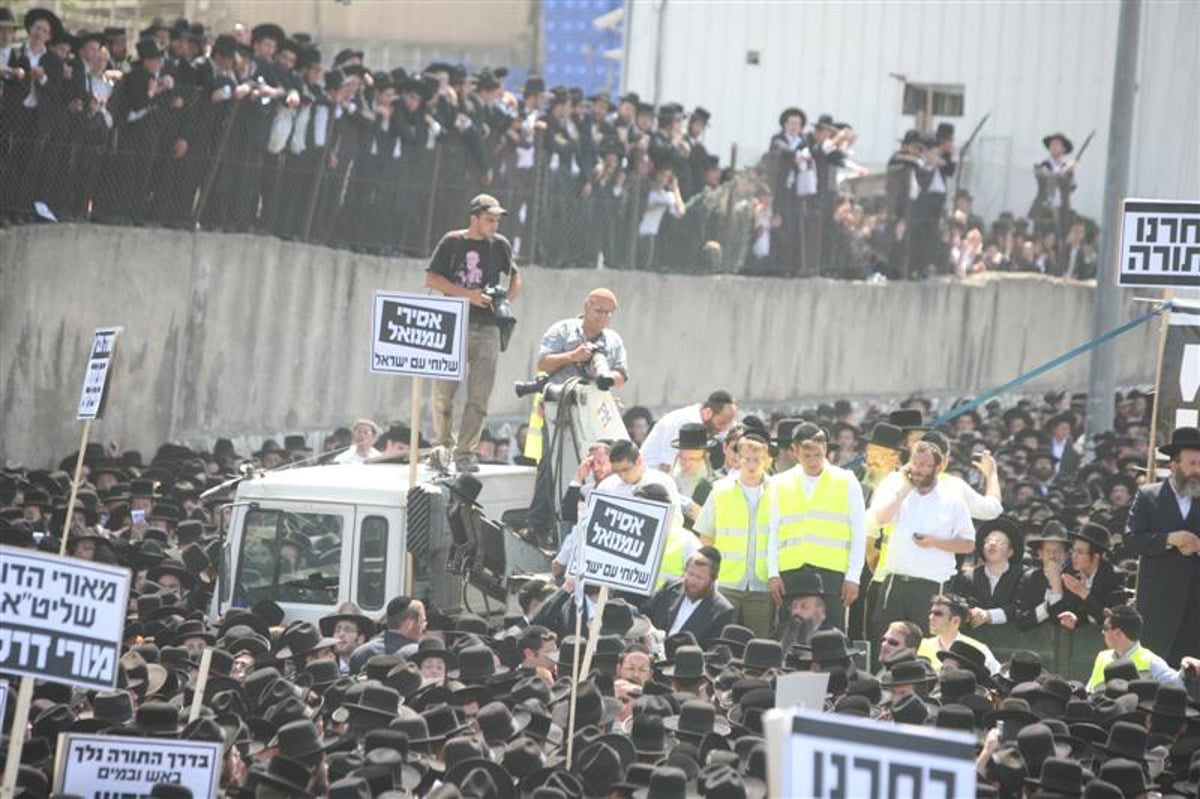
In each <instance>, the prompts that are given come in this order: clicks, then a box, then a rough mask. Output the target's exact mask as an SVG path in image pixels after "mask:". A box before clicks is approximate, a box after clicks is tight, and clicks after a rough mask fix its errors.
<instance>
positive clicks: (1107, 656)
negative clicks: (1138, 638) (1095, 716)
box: [1087, 644, 1154, 693]
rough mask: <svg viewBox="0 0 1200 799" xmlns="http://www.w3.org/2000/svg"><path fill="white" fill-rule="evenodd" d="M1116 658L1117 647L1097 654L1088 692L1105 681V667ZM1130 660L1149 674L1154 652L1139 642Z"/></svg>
mask: <svg viewBox="0 0 1200 799" xmlns="http://www.w3.org/2000/svg"><path fill="white" fill-rule="evenodd" d="M1116 659H1117V650H1115V649H1105V650H1103V651H1101V652H1100V653H1099V654H1097V655H1096V662H1095V663H1094V664H1093V665H1092V676H1091V677H1089V678H1088V684H1087V689H1088V693H1091V692H1092V691H1094V690H1096V688H1097V687H1098V686H1100V685H1101V684H1103V683H1104V669H1105V667H1106V666H1108V664H1109V663H1112V662H1113V661H1114V660H1116ZM1129 660H1130V662H1131V663H1133V665H1134V666H1136V667H1137V670H1138V671H1139V672H1141V673H1142V674H1149V673H1150V664H1151V663H1152V662H1153V661H1154V653H1153V652H1151V651H1150V650H1149V649H1147V648H1146V647H1144V646H1142V645H1141V644H1138V645H1136V646H1135V647H1134V648H1133V652H1132V653H1130V655H1129Z"/></svg>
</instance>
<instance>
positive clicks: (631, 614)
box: [600, 597, 651, 641]
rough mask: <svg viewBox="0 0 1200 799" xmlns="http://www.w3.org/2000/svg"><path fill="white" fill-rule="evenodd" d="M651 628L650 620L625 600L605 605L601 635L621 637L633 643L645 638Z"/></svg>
mask: <svg viewBox="0 0 1200 799" xmlns="http://www.w3.org/2000/svg"><path fill="white" fill-rule="evenodd" d="M650 628H651V624H650V620H649V619H647V618H646V617H645V616H642V615H640V614H638V613H637V608H635V607H634V606H633V605H630V604H629V603H628V602H626V601H625V600H624V599H621V598H620V597H618V598H616V599H610V600H609V601H608V602H606V603H605V605H604V613H603V615H602V616H601V618H600V635H619V636H621V637H622V638H624V639H626V640H630V641H632V640H637V639H640V638H643V637H645V635H646V633H648V632H650Z"/></svg>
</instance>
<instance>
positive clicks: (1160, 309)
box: [930, 302, 1171, 427]
mask: <svg viewBox="0 0 1200 799" xmlns="http://www.w3.org/2000/svg"><path fill="white" fill-rule="evenodd" d="M1169 310H1171V303H1169V302H1164V303H1160V304H1158V305H1155V306H1154V307H1153V308H1151V309H1150V310H1149V311H1147V312H1146V313H1144V314H1142V315H1141V316H1138V317H1135V318H1134V319H1130V320H1129V321H1128V322H1126V323H1125V324H1123V325H1121V326H1120V327H1114V328H1113V329H1112V330H1110V331H1108V332H1107V333H1104V334H1102V335H1099V336H1097V337H1096V338H1094V339H1091V340H1090V341H1085V342H1084V343H1082V344H1080V345H1079V346H1078V347H1076V348H1075V349H1073V350H1069V351H1067V352H1064V353H1063V354H1062V355H1059V356H1058V357H1057V358H1054V359H1053V360H1050V361H1046V363H1044V364H1042V365H1041V366H1035V367H1034V368H1033V369H1030V370H1029V371H1028V372H1025V373H1024V374H1021V375H1018V376H1017V377H1015V378H1014V379H1012V380H1010V381H1008V382H1007V383H1005V384H1004V385H1002V386H1000V387H999V388H993V389H992V390H991V391H987V392H985V393H983V394H980V395H979V396H978V397H975V398H974V399H972V400H971V401H970V402H964V403H963V404H962V405H959V406H958V407H956V408H951V409H950V410H948V411H946V412H945V413H943V414H942V415H941V416H939V417H938V418H936V419H934V420H933V421H932V422H931V423H930V426H931V427H937V426H939V425H943V424H945V423H946V422H948V421H950V420H951V419H954V418H955V417H957V416H962V415H963V414H964V413H966V412H967V411H971V410H974V409H975V408H978V407H979V406H980V405H983V404H984V403H985V402H988V401H989V400H991V399H993V398H995V397H998V396H1000V395H1001V394H1004V393H1006V392H1009V391H1012V390H1013V389H1014V388H1016V387H1017V386H1020V385H1022V384H1024V383H1028V382H1029V381H1030V380H1032V379H1033V378H1035V377H1037V376H1038V375H1040V374H1042V373H1043V372H1048V371H1050V370H1051V369H1053V368H1055V367H1057V366H1061V365H1062V364H1064V363H1066V362H1067V361H1069V360H1071V359H1072V358H1075V357H1077V356H1079V355H1082V354H1083V353H1085V352H1087V351H1088V350H1091V349H1095V348H1096V347H1099V346H1100V345H1101V344H1103V343H1104V342H1106V341H1108V340H1110V339H1114V338H1116V337H1117V336H1119V335H1121V334H1123V333H1128V332H1129V331H1130V330H1133V329H1134V328H1135V327H1138V326H1140V325H1141V324H1143V323H1144V322H1148V321H1150V320H1151V319H1153V318H1154V317H1156V316H1158V315H1160V314H1162V313H1164V312H1166V311H1169Z"/></svg>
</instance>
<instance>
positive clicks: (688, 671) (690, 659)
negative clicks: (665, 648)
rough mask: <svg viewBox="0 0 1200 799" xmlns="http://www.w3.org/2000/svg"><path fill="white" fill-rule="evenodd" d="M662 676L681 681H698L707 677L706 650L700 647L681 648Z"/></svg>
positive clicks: (676, 651) (677, 650)
mask: <svg viewBox="0 0 1200 799" xmlns="http://www.w3.org/2000/svg"><path fill="white" fill-rule="evenodd" d="M662 675H663V676H664V677H673V678H675V679H679V680H698V679H700V678H701V677H704V676H706V675H707V670H706V669H705V662H704V650H703V649H701V648H700V647H698V646H681V647H679V648H678V649H676V650H675V655H674V656H673V657H672V658H671V663H670V665H668V666H667V667H666V668H664V669H663V670H662Z"/></svg>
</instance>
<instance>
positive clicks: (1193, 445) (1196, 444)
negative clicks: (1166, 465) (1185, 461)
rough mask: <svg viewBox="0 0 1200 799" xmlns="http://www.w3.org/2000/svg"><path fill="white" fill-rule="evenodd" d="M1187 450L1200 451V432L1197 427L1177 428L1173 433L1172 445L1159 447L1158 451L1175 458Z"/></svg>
mask: <svg viewBox="0 0 1200 799" xmlns="http://www.w3.org/2000/svg"><path fill="white" fill-rule="evenodd" d="M1185 449H1200V430H1198V429H1196V428H1195V427H1176V428H1175V431H1174V432H1172V433H1171V443H1170V444H1164V445H1163V446H1161V447H1159V448H1158V451H1159V452H1161V453H1162V454H1164V455H1166V456H1167V457H1169V458H1174V457H1175V456H1176V455H1178V454H1179V453H1180V452H1181V451H1183V450H1185Z"/></svg>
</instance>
